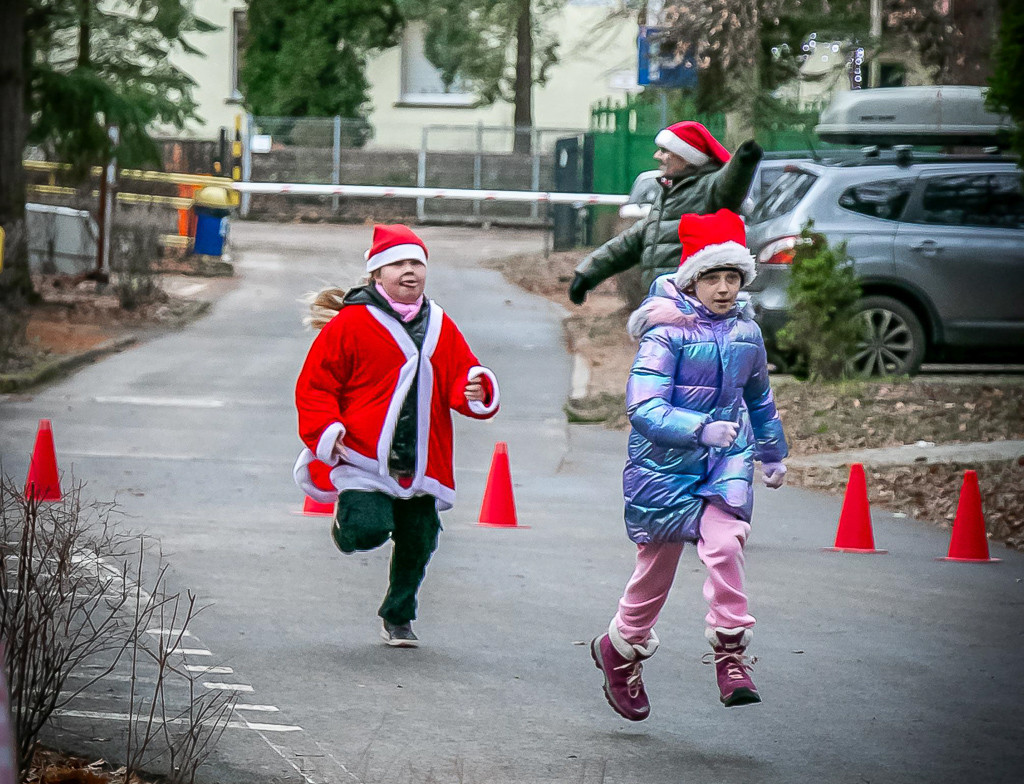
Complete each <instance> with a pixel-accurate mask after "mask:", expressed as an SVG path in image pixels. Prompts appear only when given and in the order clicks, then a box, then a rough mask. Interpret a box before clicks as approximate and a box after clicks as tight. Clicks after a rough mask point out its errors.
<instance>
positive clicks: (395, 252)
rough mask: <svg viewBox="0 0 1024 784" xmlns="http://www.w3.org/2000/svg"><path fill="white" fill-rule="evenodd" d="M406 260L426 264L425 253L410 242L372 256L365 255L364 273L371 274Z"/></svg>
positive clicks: (393, 246)
mask: <svg viewBox="0 0 1024 784" xmlns="http://www.w3.org/2000/svg"><path fill="white" fill-rule="evenodd" d="M406 259H412V260H413V261H422V262H423V263H424V264H426V263H427V253H426V251H425V250H423V248H422V247H421V246H419V245H415V244H413V243H411V242H410V243H408V244H406V245H392V246H391V247H390V248H385V249H384V250H382V251H381V252H380V253H376V254H374V255H373V256H370V255H367V256H366V271H367V272H373V271H374V270H376V269H380V268H381V267H386V266H387V265H388V264H394V263H395V262H396V261H405V260H406Z"/></svg>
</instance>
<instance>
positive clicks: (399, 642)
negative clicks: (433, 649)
mask: <svg viewBox="0 0 1024 784" xmlns="http://www.w3.org/2000/svg"><path fill="white" fill-rule="evenodd" d="M380 636H381V638H382V639H383V640H384V642H386V643H387V644H388V645H390V646H391V647H393V648H418V647H419V644H420V640H419V637H417V636H416V635H415V634H413V631H412V623H410V622H409V621H406V622H405V623H398V624H395V623H388V622H387V621H384V628H383V629H381V630H380Z"/></svg>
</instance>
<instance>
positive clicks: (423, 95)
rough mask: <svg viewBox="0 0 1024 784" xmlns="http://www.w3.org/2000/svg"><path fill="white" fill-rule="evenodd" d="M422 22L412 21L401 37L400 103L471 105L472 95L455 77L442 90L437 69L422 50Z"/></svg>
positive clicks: (474, 98) (442, 83)
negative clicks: (452, 81) (447, 86)
mask: <svg viewBox="0 0 1024 784" xmlns="http://www.w3.org/2000/svg"><path fill="white" fill-rule="evenodd" d="M423 32H424V27H423V23H422V22H412V23H410V24H408V25H406V27H405V33H404V34H403V36H402V98H401V101H402V103H406V104H419V105H423V106H472V105H473V104H475V103H476V96H475V95H474V94H473V93H472V92H470V91H469V90H467V89H466V86H465V84H464V83H463V82H462V80H461V79H456V80H455V82H454V83H453V84H452V85H451V87H449V88H447V89H445V86H444V82H443V81H442V80H441V72H440V71H438V69H437V68H436V67H435V66H434V64H433V63H431V62H430V60H428V59H427V55H426V54H425V53H424V51H423Z"/></svg>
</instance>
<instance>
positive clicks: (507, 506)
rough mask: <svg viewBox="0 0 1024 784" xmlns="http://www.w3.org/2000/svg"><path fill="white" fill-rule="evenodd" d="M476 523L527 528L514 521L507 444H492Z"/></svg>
mask: <svg viewBox="0 0 1024 784" xmlns="http://www.w3.org/2000/svg"><path fill="white" fill-rule="evenodd" d="M477 525H483V526H488V527H490V528H529V526H525V525H519V524H518V523H517V521H516V499H515V497H514V496H513V494H512V473H511V471H510V470H509V463H508V444H506V443H505V442H504V441H499V442H498V443H497V444H495V445H494V455H493V457H491V471H490V473H489V474H488V475H487V487H486V488H485V489H484V501H483V503H482V504H481V505H480V517H479V520H478V522H477Z"/></svg>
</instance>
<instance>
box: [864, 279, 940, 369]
mask: <svg viewBox="0 0 1024 784" xmlns="http://www.w3.org/2000/svg"><path fill="white" fill-rule="evenodd" d="M857 310H858V318H860V319H861V320H862V321H863V323H864V335H863V337H862V338H861V340H860V341H859V342H858V343H857V349H856V351H855V352H854V355H853V358H852V359H851V360H850V365H851V369H852V371H853V373H854V374H855V375H858V376H864V377H871V376H903V375H908V376H909V375H913V374H914V373H916V372H917V371H918V369H919V368H920V367H921V362H922V360H923V359H924V350H925V337H924V328H923V327H922V326H921V320H920V319H919V318H918V317H917V316H916V315H915V314H914V311H912V310H911V309H910V308H908V307H907V306H906V305H904V304H903V303H902V302H900V301H899V300H897V299H893V298H892V297H883V296H874V297H864V298H863V299H862V300H860V302H858V303H857Z"/></svg>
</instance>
